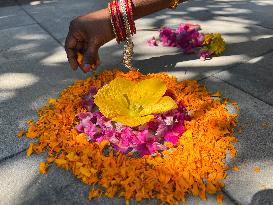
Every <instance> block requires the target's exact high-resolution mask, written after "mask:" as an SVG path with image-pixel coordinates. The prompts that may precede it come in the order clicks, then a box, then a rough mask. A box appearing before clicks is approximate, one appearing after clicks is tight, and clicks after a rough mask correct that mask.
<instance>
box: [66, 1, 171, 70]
mask: <svg viewBox="0 0 273 205" xmlns="http://www.w3.org/2000/svg"><path fill="white" fill-rule="evenodd" d="M171 2H172V0H133V4H134V11H133V12H134V19H135V20H136V19H139V18H142V17H144V16H147V15H149V14H152V13H155V12H157V11H160V10H162V9H165V8H168V7H169V6H170V4H171ZM112 29H113V28H112V25H111V21H110V14H109V11H108V9H107V8H105V9H101V10H98V11H95V12H90V13H87V14H85V15H83V16H79V17H77V18H75V19H74V20H72V21H71V23H70V27H69V32H68V35H67V38H66V43H65V49H66V53H67V58H68V61H69V63H70V66H71V67H72V69H74V70H76V69H77V68H78V67H80V68H81V69H82V70H83V71H84V72H89V71H90V70H91V69H95V68H96V67H97V66H98V65H99V64H100V58H99V54H98V50H99V48H100V47H101V46H102V45H104V44H105V43H107V42H109V41H110V40H112V39H114V38H115V35H114V33H113V30H112ZM78 52H81V53H84V59H83V64H79V63H78V61H77V53H78ZM92 65H94V66H93V67H92Z"/></svg>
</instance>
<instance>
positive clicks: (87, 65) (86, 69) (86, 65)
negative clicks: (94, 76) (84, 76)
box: [83, 64, 91, 72]
mask: <svg viewBox="0 0 273 205" xmlns="http://www.w3.org/2000/svg"><path fill="white" fill-rule="evenodd" d="M90 69H91V66H90V64H84V67H83V70H84V71H85V72H88V71H90Z"/></svg>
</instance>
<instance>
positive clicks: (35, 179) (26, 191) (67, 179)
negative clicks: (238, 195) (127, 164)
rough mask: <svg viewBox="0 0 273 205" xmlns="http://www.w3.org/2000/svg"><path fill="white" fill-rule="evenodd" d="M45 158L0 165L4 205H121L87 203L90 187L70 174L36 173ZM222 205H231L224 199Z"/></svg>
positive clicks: (212, 201)
mask: <svg viewBox="0 0 273 205" xmlns="http://www.w3.org/2000/svg"><path fill="white" fill-rule="evenodd" d="M44 158H45V156H44V155H41V156H37V155H34V156H31V157H26V156H25V153H22V154H20V155H18V156H16V157H14V158H12V159H9V160H7V161H5V162H4V163H1V164H0V177H1V187H0V198H1V204H5V205H19V204H20V205H32V204H33V205H47V204H54V205H55V204H56V205H70V204H71V205H72V204H73V205H77V204H78V205H84V204H90V205H95V204H100V205H122V204H125V202H124V200H123V199H121V198H114V199H109V198H105V197H101V198H98V199H94V200H92V201H89V200H87V195H88V191H89V190H90V186H87V185H84V184H83V183H81V182H80V180H78V179H76V178H75V177H74V176H73V175H72V174H71V173H70V172H68V171H65V170H62V169H59V168H57V167H55V166H51V167H50V168H49V171H48V173H47V174H45V175H40V174H39V171H38V166H39V163H40V162H42V161H43V160H44ZM131 204H133V205H134V204H135V205H137V204H143V205H156V204H159V202H158V201H156V200H145V201H142V202H141V203H136V202H135V201H131ZM181 204H183V205H192V204H198V205H216V204H217V202H216V197H215V196H211V195H209V196H208V200H207V201H201V200H200V199H199V198H193V197H189V198H188V200H187V201H186V203H181ZM223 205H233V203H232V202H231V201H230V200H229V199H228V198H227V197H225V199H224V203H223Z"/></svg>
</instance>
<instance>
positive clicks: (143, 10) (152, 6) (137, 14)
mask: <svg viewBox="0 0 273 205" xmlns="http://www.w3.org/2000/svg"><path fill="white" fill-rule="evenodd" d="M170 2H171V1H170V0H133V4H134V6H135V8H134V18H135V19H139V18H142V17H144V16H147V15H149V14H152V13H155V12H157V11H160V10H163V9H166V8H168V7H169V6H170Z"/></svg>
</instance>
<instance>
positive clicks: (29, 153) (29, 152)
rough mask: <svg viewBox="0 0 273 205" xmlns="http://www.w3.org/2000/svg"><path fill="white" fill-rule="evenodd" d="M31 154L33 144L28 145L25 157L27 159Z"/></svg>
mask: <svg viewBox="0 0 273 205" xmlns="http://www.w3.org/2000/svg"><path fill="white" fill-rule="evenodd" d="M32 152H33V143H30V145H29V147H28V149H27V156H28V157H29V156H30V155H31V154H32Z"/></svg>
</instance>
